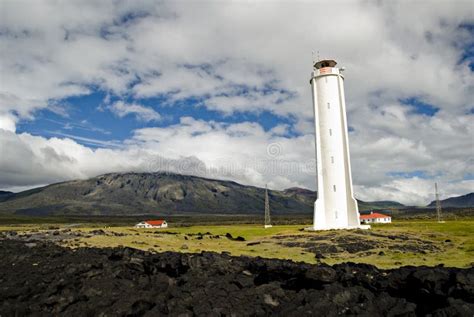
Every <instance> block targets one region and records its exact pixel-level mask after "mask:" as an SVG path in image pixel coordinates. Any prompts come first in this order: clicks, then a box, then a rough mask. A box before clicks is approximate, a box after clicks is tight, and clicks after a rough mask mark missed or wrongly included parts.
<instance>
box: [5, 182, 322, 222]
mask: <svg viewBox="0 0 474 317" xmlns="http://www.w3.org/2000/svg"><path fill="white" fill-rule="evenodd" d="M264 193H265V189H263V188H258V187H254V186H244V185H241V184H238V183H236V182H232V181H221V180H213V179H206V178H202V177H195V176H186V175H179V174H170V173H120V174H119V173H112V174H105V175H101V176H97V177H94V178H91V179H88V180H76V181H69V182H63V183H57V184H52V185H49V186H46V187H42V188H36V189H32V190H28V191H24V192H21V193H18V194H14V195H13V196H10V197H9V198H8V199H6V200H5V201H3V202H1V203H0V213H17V214H27V215H60V214H61V215H64V214H81V215H138V214H152V213H160V214H170V213H208V214H237V213H239V214H247V213H248V214H251V213H261V212H263V208H264ZM314 195H315V194H314V192H311V191H308V190H301V193H300V192H298V191H297V190H292V189H290V190H287V191H276V190H269V198H270V204H271V208H272V213H275V214H288V213H311V211H312V209H313V201H314ZM311 197H312V198H311Z"/></svg>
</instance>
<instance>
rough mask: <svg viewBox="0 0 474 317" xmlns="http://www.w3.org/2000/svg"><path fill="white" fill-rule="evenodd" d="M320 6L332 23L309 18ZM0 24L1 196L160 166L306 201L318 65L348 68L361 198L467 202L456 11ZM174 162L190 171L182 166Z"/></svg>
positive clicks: (72, 13) (124, 15)
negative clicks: (301, 193) (295, 191)
mask: <svg viewBox="0 0 474 317" xmlns="http://www.w3.org/2000/svg"><path fill="white" fill-rule="evenodd" d="M321 5H324V6H326V7H328V8H329V7H330V11H331V12H337V14H338V17H339V22H338V23H337V24H335V23H333V22H334V21H333V19H332V18H331V16H329V15H328V16H318V19H315V18H314V14H313V12H315V11H317V9H318V8H319V7H320V6H321ZM0 12H1V14H2V16H1V19H0V45H1V47H2V50H1V51H0V67H1V68H0V70H1V74H2V75H1V77H0V149H1V150H2V151H3V153H6V154H5V155H3V156H1V157H0V189H7V190H8V189H10V190H15V191H18V190H22V189H25V188H31V187H35V186H41V185H45V184H49V183H53V182H56V181H64V180H70V179H76V178H88V177H92V176H95V175H98V174H101V173H105V172H112V171H117V172H120V171H156V170H160V169H163V168H164V167H163V164H164V163H163V162H165V163H166V164H165V165H166V168H171V169H172V170H173V171H175V172H186V173H191V174H197V175H203V176H208V177H215V178H222V179H232V180H235V181H238V182H241V183H244V184H250V185H256V186H264V185H265V184H268V185H269V186H270V187H271V188H275V189H284V188H287V187H293V186H300V187H306V188H311V189H314V188H315V185H316V184H315V173H314V169H312V168H311V166H313V167H314V137H313V133H314V122H313V111H312V108H311V94H310V89H309V83H308V80H309V76H310V72H311V64H312V55H313V54H312V52H316V51H319V52H320V53H319V54H320V56H321V57H325V58H326V57H329V58H334V59H336V60H337V61H338V63H339V65H340V66H344V67H345V68H346V71H345V77H346V80H345V87H346V89H345V93H346V103H347V111H348V113H347V116H348V121H349V126H350V128H349V131H350V146H351V158H352V171H353V180H354V184H355V192H356V196H357V197H358V198H360V199H363V200H397V201H400V202H403V203H407V204H424V203H427V202H429V201H431V200H432V199H433V197H432V196H433V188H432V187H433V183H434V182H435V181H436V182H438V183H439V184H440V190H441V193H442V195H445V196H452V195H460V194H465V193H467V192H471V191H474V188H473V179H472V175H473V174H474V170H473V165H474V164H473V163H474V162H473V161H472V157H473V154H474V153H473V151H474V150H473V149H474V143H473V139H474V137H473V134H474V127H473V125H474V123H473V116H474V113H473V111H472V109H474V104H473V103H472V100H474V98H473V97H474V95H473V94H474V77H473V65H474V51H473V45H474V36H473V25H474V20H473V16H474V9H473V8H472V5H471V4H470V3H469V1H456V2H455V3H447V2H446V3H443V2H433V3H429V4H427V3H425V2H422V1H420V2H415V3H412V4H410V6H408V5H407V4H403V3H401V4H400V3H398V4H394V3H389V2H383V3H378V2H370V1H369V2H366V1H354V2H331V3H328V2H323V1H316V2H315V3H308V2H284V1H283V2H267V3H251V4H250V3H248V2H239V1H236V2H232V3H228V4H223V3H218V2H209V3H200V4H199V5H198V4H192V3H188V2H178V3H174V2H166V1H165V2H160V3H156V2H154V1H140V2H127V1H97V2H94V1H88V2H86V3H67V2H64V3H56V2H53V1H38V2H35V3H34V4H32V3H26V2H13V1H12V2H8V1H6V2H2V3H1V4H0ZM78 12H79V13H80V14H78ZM275 149H277V150H276V151H275ZM189 162H199V164H198V165H199V166H204V167H205V168H204V170H199V171H196V170H185V171H182V170H180V169H179V167H180V166H183V165H186V166H187V165H189V164H188V163H189ZM193 166H194V165H193Z"/></svg>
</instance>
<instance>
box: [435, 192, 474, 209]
mask: <svg viewBox="0 0 474 317" xmlns="http://www.w3.org/2000/svg"><path fill="white" fill-rule="evenodd" d="M440 202H441V207H458V208H467V207H474V193H470V194H466V195H462V196H457V197H451V198H448V199H444V200H440ZM427 207H436V201H435V200H433V201H432V202H431V203H430V204H429V205H428V206H427Z"/></svg>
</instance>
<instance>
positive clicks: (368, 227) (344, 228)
mask: <svg viewBox="0 0 474 317" xmlns="http://www.w3.org/2000/svg"><path fill="white" fill-rule="evenodd" d="M356 229H362V230H367V229H370V225H358V226H348V227H334V228H331V227H328V228H317V227H307V228H304V230H305V231H328V230H356Z"/></svg>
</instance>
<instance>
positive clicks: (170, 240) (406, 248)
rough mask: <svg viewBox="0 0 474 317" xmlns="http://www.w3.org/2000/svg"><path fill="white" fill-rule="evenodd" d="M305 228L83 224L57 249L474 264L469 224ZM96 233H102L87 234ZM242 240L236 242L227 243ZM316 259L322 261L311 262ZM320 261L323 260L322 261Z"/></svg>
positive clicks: (384, 264)
mask: <svg viewBox="0 0 474 317" xmlns="http://www.w3.org/2000/svg"><path fill="white" fill-rule="evenodd" d="M306 226H307V225H306ZM304 227H305V225H280V226H274V227H272V228H268V229H264V228H262V226H260V225H249V224H238V225H195V226H189V227H184V226H180V227H175V228H173V227H172V225H171V227H170V228H167V229H153V230H150V229H135V228H133V227H130V226H117V227H104V226H103V225H91V224H86V225H82V226H74V227H71V228H70V230H71V231H70V233H79V234H80V235H81V236H79V237H75V238H74V239H72V238H67V237H66V238H64V239H61V240H60V243H61V244H63V245H66V246H69V247H72V248H76V247H84V246H95V247H116V246H128V247H133V248H137V249H142V250H149V251H154V252H163V251H178V252H190V253H196V252H201V251H215V252H229V253H230V254H232V255H247V256H261V257H267V258H280V259H291V260H293V261H304V262H308V263H316V262H317V261H321V262H325V263H328V264H334V263H340V262H347V261H351V262H359V263H369V264H373V265H376V266H378V267H381V268H392V267H398V266H403V265H431V266H433V265H438V264H444V265H445V266H454V267H468V266H471V265H472V263H473V262H474V238H473V237H474V220H472V219H469V220H456V221H449V222H446V223H442V224H440V223H437V222H434V221H419V220H418V221H399V222H394V223H392V224H383V225H374V226H372V229H371V230H337V231H324V232H307V231H301V229H303V228H304ZM58 228H59V229H63V228H68V226H67V225H65V224H61V225H55V226H54V227H51V226H50V225H47V224H41V225H36V224H24V225H4V226H0V231H5V230H16V231H18V232H19V233H27V232H31V231H37V233H36V234H41V233H46V232H51V230H52V229H53V230H57V229H58ZM98 228H100V229H101V230H103V233H100V234H90V232H91V231H93V230H97V229H98ZM226 234H230V235H231V236H232V237H233V238H236V237H238V236H240V237H243V238H244V239H245V241H235V240H232V239H230V238H229V237H226ZM315 254H320V258H321V257H322V258H321V259H319V260H318V259H316V257H315ZM321 255H322V256H321Z"/></svg>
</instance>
